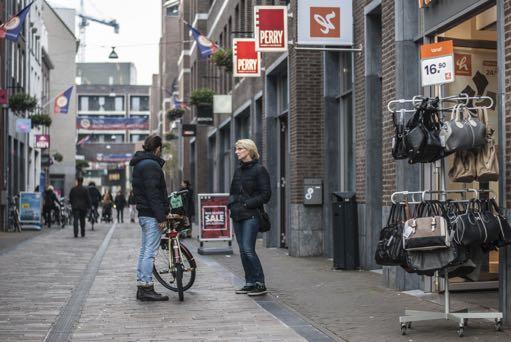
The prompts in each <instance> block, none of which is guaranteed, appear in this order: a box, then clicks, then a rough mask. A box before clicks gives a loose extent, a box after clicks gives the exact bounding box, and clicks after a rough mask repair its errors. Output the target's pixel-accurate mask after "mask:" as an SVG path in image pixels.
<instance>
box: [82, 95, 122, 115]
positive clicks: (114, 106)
mask: <svg viewBox="0 0 511 342" xmlns="http://www.w3.org/2000/svg"><path fill="white" fill-rule="evenodd" d="M78 110H79V111H91V112H122V111H124V96H115V97H114V96H79V97H78Z"/></svg>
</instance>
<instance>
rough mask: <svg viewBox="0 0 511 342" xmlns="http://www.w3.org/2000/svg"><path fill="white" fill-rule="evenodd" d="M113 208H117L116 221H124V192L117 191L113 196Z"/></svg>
mask: <svg viewBox="0 0 511 342" xmlns="http://www.w3.org/2000/svg"><path fill="white" fill-rule="evenodd" d="M114 203H115V209H116V210H117V223H124V207H125V206H126V197H124V193H123V192H122V190H121V191H119V192H118V193H117V196H115V201H114Z"/></svg>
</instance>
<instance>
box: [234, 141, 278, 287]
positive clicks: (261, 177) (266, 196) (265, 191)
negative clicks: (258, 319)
mask: <svg viewBox="0 0 511 342" xmlns="http://www.w3.org/2000/svg"><path fill="white" fill-rule="evenodd" d="M236 156H237V157H238V160H239V161H240V165H239V167H238V168H237V169H236V171H235V172H234V176H233V178H232V182H231V189H230V193H229V208H230V210H231V218H232V220H233V222H234V233H235V234H236V240H237V241H238V246H239V248H240V256H241V263H242V264H243V269H244V271H245V281H246V284H245V286H243V288H241V289H239V290H237V291H236V293H238V294H248V295H249V296H258V295H262V294H265V293H266V292H267V291H266V285H265V282H264V272H263V268H262V266H261V262H260V260H259V257H258V256H257V254H256V251H255V243H256V239H257V233H258V232H259V226H260V214H259V209H260V208H262V207H263V204H265V203H267V202H268V201H269V200H270V197H271V188H270V176H269V174H268V171H267V170H266V168H265V167H264V166H263V165H261V164H260V163H259V153H258V151H257V146H256V145H255V143H254V142H253V141H252V140H250V139H242V140H238V141H237V142H236Z"/></svg>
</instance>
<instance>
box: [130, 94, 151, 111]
mask: <svg viewBox="0 0 511 342" xmlns="http://www.w3.org/2000/svg"><path fill="white" fill-rule="evenodd" d="M130 109H131V111H132V112H148V111H149V96H131V97H130Z"/></svg>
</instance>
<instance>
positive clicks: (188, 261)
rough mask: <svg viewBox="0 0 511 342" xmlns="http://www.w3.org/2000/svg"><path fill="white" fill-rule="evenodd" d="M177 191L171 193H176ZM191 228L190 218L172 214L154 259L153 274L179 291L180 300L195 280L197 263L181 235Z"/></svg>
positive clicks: (167, 285) (160, 281)
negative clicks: (180, 237) (182, 242)
mask: <svg viewBox="0 0 511 342" xmlns="http://www.w3.org/2000/svg"><path fill="white" fill-rule="evenodd" d="M175 194H177V192H176V193H173V194H171V196H172V195H175ZM187 230H189V223H188V218H187V217H186V216H184V215H179V214H171V215H170V218H168V219H167V228H166V229H165V231H164V232H163V234H162V237H161V240H160V249H159V250H158V253H157V254H156V257H155V259H154V266H153V274H154V277H155V278H156V280H158V282H159V283H160V284H162V285H163V286H165V287H166V288H167V289H169V290H171V291H174V292H177V293H178V295H179V300H180V301H183V300H184V291H186V290H188V289H189V288H190V287H192V285H193V283H194V282H195V271H196V269H197V264H196V262H195V259H194V258H193V255H192V253H191V252H190V250H189V249H188V248H187V247H186V246H185V245H183V244H181V242H180V239H179V235H180V233H181V232H186V231H187Z"/></svg>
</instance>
